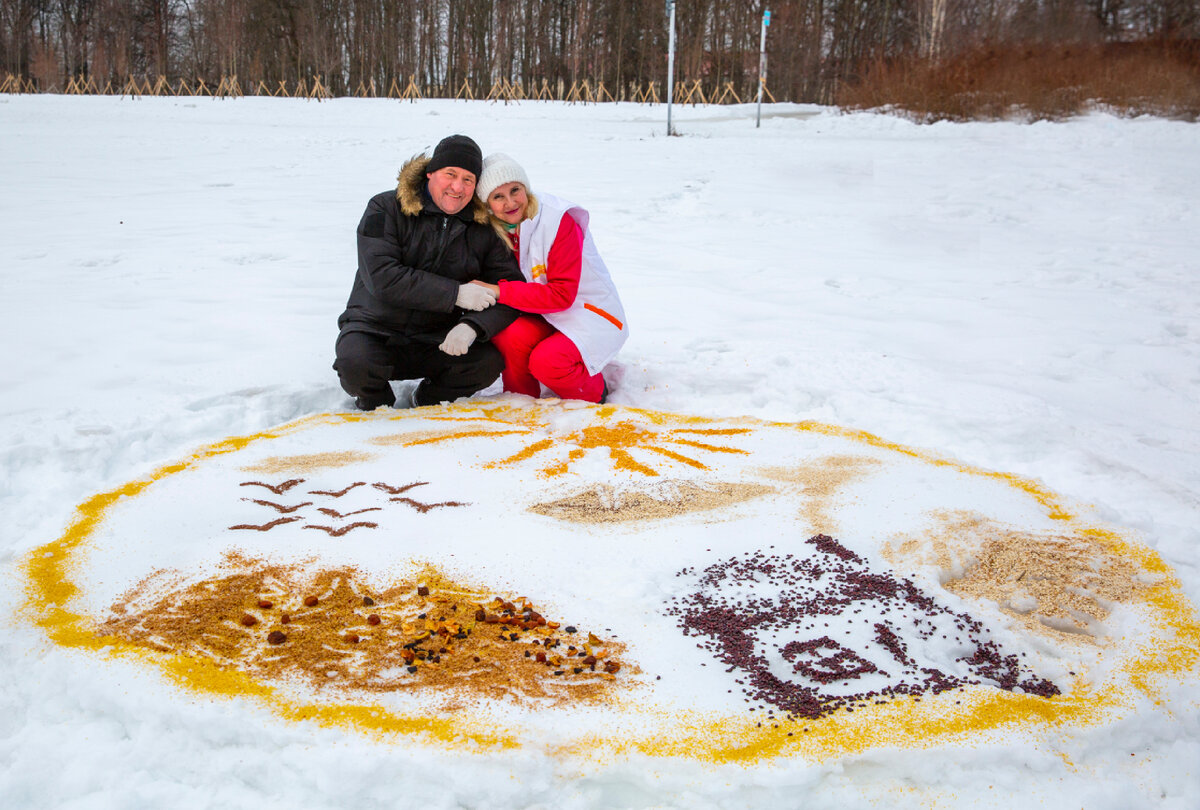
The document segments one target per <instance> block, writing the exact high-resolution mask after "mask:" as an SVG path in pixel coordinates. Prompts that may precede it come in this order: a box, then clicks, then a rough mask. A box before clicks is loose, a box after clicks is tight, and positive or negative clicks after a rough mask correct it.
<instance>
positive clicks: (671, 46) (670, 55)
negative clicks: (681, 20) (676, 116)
mask: <svg viewBox="0 0 1200 810" xmlns="http://www.w3.org/2000/svg"><path fill="white" fill-rule="evenodd" d="M667 11H668V12H669V13H670V15H671V23H670V25H671V27H670V33H669V34H668V35H667V135H674V134H675V130H674V129H672V128H671V102H672V100H673V99H674V95H675V0H667Z"/></svg>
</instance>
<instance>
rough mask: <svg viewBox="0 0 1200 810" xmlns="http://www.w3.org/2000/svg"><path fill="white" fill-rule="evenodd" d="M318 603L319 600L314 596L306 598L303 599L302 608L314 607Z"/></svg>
mask: <svg viewBox="0 0 1200 810" xmlns="http://www.w3.org/2000/svg"><path fill="white" fill-rule="evenodd" d="M320 601H321V600H320V599H318V598H317V597H315V596H306V597H304V606H305V607H316V606H317V604H318V603H319V602H320Z"/></svg>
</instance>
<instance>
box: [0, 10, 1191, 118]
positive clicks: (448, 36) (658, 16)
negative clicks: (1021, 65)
mask: <svg viewBox="0 0 1200 810" xmlns="http://www.w3.org/2000/svg"><path fill="white" fill-rule="evenodd" d="M765 7H770V9H771V11H772V25H771V27H770V29H769V32H768V36H767V52H768V65H769V77H768V81H767V85H768V87H769V88H770V90H771V92H772V94H773V96H774V97H775V98H777V99H778V100H781V101H782V100H791V101H818V102H824V101H829V100H830V99H831V98H832V93H833V91H834V89H835V88H836V87H837V86H838V85H839V84H840V83H844V82H847V81H851V82H852V81H854V79H855V78H856V77H858V76H860V75H861V74H862V72H863V71H864V69H865V67H866V66H867V65H868V64H873V63H878V62H879V61H880V60H886V59H891V58H900V57H911V56H913V55H921V56H926V57H929V58H931V59H932V58H939V57H942V56H946V55H950V54H953V53H955V52H959V51H962V50H964V49H969V48H974V47H978V46H979V45H981V44H987V45H991V44H997V45H1011V44H1013V43H1027V42H1041V43H1046V42H1050V43H1064V42H1093V43H1095V42H1111V41H1121V40H1129V39H1163V40H1172V39H1189V38H1196V37H1200V0H770V2H767V1H765V0H678V4H677V6H676V19H677V25H676V31H677V63H676V75H677V76H678V77H680V78H681V79H684V80H691V81H694V80H700V81H701V82H702V83H703V85H704V87H705V88H706V90H707V91H708V92H710V93H712V92H715V91H717V90H718V89H719V88H722V87H725V86H727V85H728V86H730V87H732V88H734V89H736V91H737V92H738V93H739V94H741V95H743V96H744V97H749V96H750V95H752V93H753V91H754V89H755V87H756V83H757V68H758V45H759V24H760V20H761V18H762V12H763V10H764V8H765ZM666 55H667V25H666V13H665V6H664V2H663V0H0V74H2V73H11V74H14V75H17V76H26V77H29V78H30V79H32V80H33V81H34V82H35V83H36V84H37V85H38V86H39V87H40V88H41V89H49V88H52V87H59V88H61V87H63V86H64V84H65V82H66V81H67V80H68V79H69V78H71V77H76V76H83V77H89V78H91V79H93V80H94V81H95V82H96V83H97V84H98V85H103V84H104V83H105V82H110V81H118V82H119V81H122V80H124V79H126V78H127V77H129V76H135V75H153V76H160V75H161V76H166V77H168V78H172V77H185V76H186V77H191V78H197V77H203V78H206V79H208V80H209V81H210V82H213V83H215V81H216V80H217V78H218V77H221V76H237V77H238V78H239V81H240V82H241V83H242V85H243V86H245V87H253V86H255V85H257V84H258V83H259V82H266V83H267V84H268V85H271V86H274V85H275V84H276V83H277V82H279V81H295V80H296V79H298V78H302V77H312V76H318V77H321V80H322V81H323V82H324V84H325V86H326V87H328V88H329V90H330V91H331V92H332V93H333V94H335V95H343V94H351V93H353V92H354V89H355V88H356V87H357V86H359V85H360V83H361V84H364V85H370V84H371V83H373V85H374V86H375V87H378V88H381V89H382V88H385V87H387V86H388V85H389V84H391V83H392V82H393V81H394V80H395V81H398V82H399V83H400V85H401V86H403V85H404V84H405V83H406V82H408V81H409V77H410V76H411V77H415V81H416V83H417V84H418V85H419V86H420V87H422V88H423V91H424V92H425V93H426V94H427V95H429V94H432V95H439V94H440V95H453V93H454V88H456V87H459V86H461V85H462V83H463V81H466V82H468V83H469V84H470V85H471V86H473V87H475V88H482V89H484V90H486V88H487V87H489V86H491V85H492V84H493V83H494V82H498V81H510V82H513V83H520V84H522V85H523V86H524V87H526V88H529V87H536V86H538V85H540V84H541V83H542V81H543V80H546V81H548V82H549V83H550V84H551V85H556V84H558V83H560V82H561V83H565V84H568V85H569V84H572V83H575V82H577V81H583V80H588V81H590V82H592V83H593V85H594V84H597V83H599V82H603V83H604V85H605V87H606V88H607V89H608V90H609V92H610V93H612V95H613V96H614V97H617V98H630V97H632V96H633V94H634V92H635V88H638V87H641V86H644V85H648V84H649V83H651V82H659V83H661V82H663V81H664V79H665V75H666ZM660 86H661V84H660Z"/></svg>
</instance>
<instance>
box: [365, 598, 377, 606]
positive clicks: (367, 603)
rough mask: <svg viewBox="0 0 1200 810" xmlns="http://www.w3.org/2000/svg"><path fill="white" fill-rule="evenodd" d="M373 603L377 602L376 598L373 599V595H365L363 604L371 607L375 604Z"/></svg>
mask: <svg viewBox="0 0 1200 810" xmlns="http://www.w3.org/2000/svg"><path fill="white" fill-rule="evenodd" d="M373 604H375V600H374V599H372V598H371V597H369V596H364V597H363V606H364V607H370V606H371V605H373Z"/></svg>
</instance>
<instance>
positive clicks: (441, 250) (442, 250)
mask: <svg viewBox="0 0 1200 810" xmlns="http://www.w3.org/2000/svg"><path fill="white" fill-rule="evenodd" d="M449 225H450V217H448V216H445V215H443V216H442V241H441V243H440V244H439V245H438V252H437V258H435V259H434V260H433V270H434V272H437V271H438V270H440V269H441V267H442V259H443V258H444V257H445V255H446V238H447V236H448V234H449V233H450V231H449V229H448V226H449Z"/></svg>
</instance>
